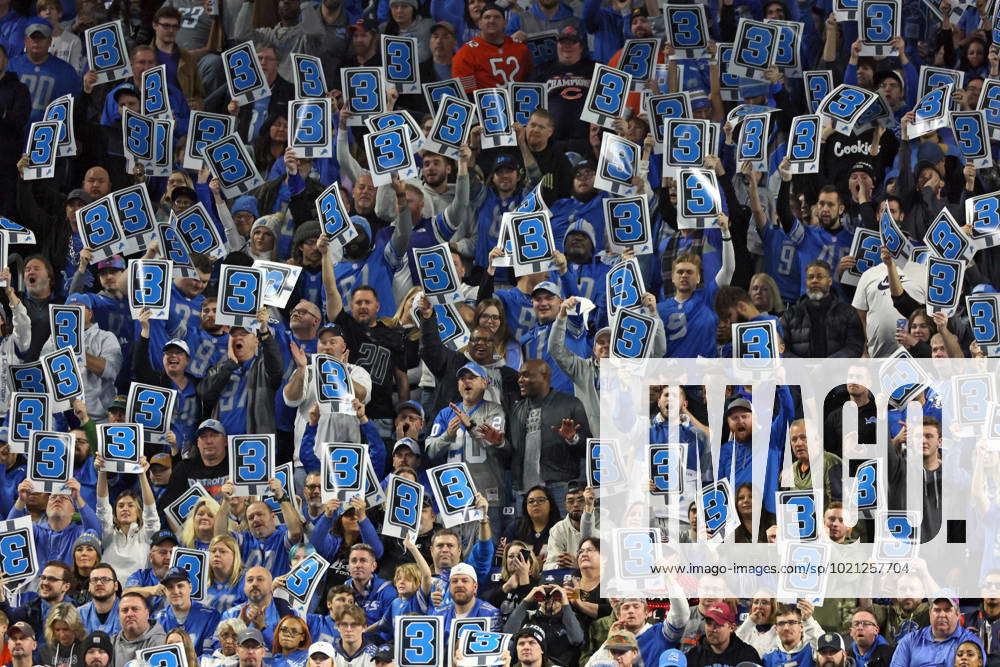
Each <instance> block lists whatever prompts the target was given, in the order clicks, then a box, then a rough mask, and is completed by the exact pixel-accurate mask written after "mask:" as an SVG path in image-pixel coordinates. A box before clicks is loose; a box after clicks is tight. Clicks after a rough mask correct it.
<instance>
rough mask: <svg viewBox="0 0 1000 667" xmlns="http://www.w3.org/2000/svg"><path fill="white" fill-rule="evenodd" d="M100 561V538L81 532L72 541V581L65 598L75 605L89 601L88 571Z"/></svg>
mask: <svg viewBox="0 0 1000 667" xmlns="http://www.w3.org/2000/svg"><path fill="white" fill-rule="evenodd" d="M100 561H101V540H100V539H99V538H98V537H97V536H96V535H94V534H93V533H83V534H82V535H80V537H78V538H76V542H74V543H73V566H72V569H73V583H72V584H70V588H69V592H68V593H66V598H67V599H70V600H72V601H73V604H75V605H76V606H77V607H79V606H80V605H84V604H86V603H88V602H90V590H89V589H90V571H91V570H93V569H94V566H95V565H97V564H98V563H99V562H100Z"/></svg>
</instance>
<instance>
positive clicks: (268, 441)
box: [228, 433, 274, 496]
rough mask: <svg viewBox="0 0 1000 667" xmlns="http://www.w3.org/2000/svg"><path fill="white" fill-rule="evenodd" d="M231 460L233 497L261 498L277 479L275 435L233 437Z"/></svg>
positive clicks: (230, 441)
mask: <svg viewBox="0 0 1000 667" xmlns="http://www.w3.org/2000/svg"><path fill="white" fill-rule="evenodd" d="M228 458H229V479H231V480H232V482H233V486H234V488H235V490H234V491H233V495H234V496H259V495H261V494H263V493H264V492H265V491H266V490H267V489H268V482H270V480H271V478H272V477H274V435H273V434H270V433H268V434H263V435H231V436H229V457H228Z"/></svg>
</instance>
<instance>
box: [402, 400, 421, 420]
mask: <svg viewBox="0 0 1000 667" xmlns="http://www.w3.org/2000/svg"><path fill="white" fill-rule="evenodd" d="M407 408H409V409H410V410H413V411H414V412H416V413H417V414H418V415H420V418H421V419H426V417H425V416H424V406H422V405H420V404H419V403H417V402H416V401H402V402H401V403H397V404H396V414H397V415H398V414H399V413H400V411H402V410H405V409H407Z"/></svg>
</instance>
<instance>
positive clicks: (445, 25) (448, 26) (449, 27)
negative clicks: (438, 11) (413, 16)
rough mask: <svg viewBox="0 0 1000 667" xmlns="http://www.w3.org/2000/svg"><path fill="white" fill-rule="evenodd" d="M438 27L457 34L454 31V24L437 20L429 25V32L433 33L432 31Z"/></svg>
mask: <svg viewBox="0 0 1000 667" xmlns="http://www.w3.org/2000/svg"><path fill="white" fill-rule="evenodd" d="M438 28H443V29H445V30H447V31H448V32H450V33H451V34H452V35H456V34H457V33H456V32H455V26H453V25H452V24H451V23H449V22H448V21H438V22H437V23H435V24H434V25H432V26H431V34H432V35H433V34H434V31H435V30H437V29H438Z"/></svg>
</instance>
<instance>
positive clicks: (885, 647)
mask: <svg viewBox="0 0 1000 667" xmlns="http://www.w3.org/2000/svg"><path fill="white" fill-rule="evenodd" d="M854 650H855V644H854V642H851V652H853V651H854ZM895 652H896V647H895V646H893V645H891V644H879V645H878V646H876V647H875V648H874V649H872V655H871V657H870V658H868V662H867V663H865V666H866V667H889V663H890V662H892V654H893V653H895ZM855 662H856V661H855ZM844 667H847V665H844Z"/></svg>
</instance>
